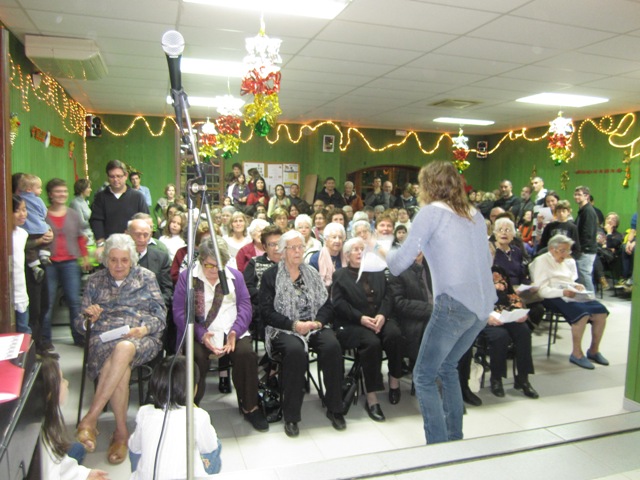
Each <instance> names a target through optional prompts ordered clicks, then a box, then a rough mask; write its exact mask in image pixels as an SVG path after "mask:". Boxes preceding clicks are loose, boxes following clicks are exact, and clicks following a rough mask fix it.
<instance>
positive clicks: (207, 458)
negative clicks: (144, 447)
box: [129, 439, 222, 475]
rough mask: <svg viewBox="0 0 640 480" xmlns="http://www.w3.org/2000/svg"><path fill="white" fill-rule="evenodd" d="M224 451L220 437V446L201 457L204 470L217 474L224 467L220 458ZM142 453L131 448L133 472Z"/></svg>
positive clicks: (130, 458) (130, 457)
mask: <svg viewBox="0 0 640 480" xmlns="http://www.w3.org/2000/svg"><path fill="white" fill-rule="evenodd" d="M221 451H222V444H221V443H220V439H218V448H216V449H215V450H214V451H213V452H210V453H201V454H200V459H201V460H202V464H203V466H204V471H205V472H207V474H209V475H216V474H218V473H220V470H221V469H222V459H221V458H220V452H221ZM141 456H142V454H141V453H133V452H132V451H131V450H129V461H130V462H131V472H132V473H133V472H135V471H136V470H137V468H138V462H139V461H140V457H141Z"/></svg>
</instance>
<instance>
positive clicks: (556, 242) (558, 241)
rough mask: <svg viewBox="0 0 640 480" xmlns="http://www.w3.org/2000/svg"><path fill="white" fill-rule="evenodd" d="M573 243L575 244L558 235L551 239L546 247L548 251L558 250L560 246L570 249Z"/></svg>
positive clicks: (564, 236) (567, 238)
mask: <svg viewBox="0 0 640 480" xmlns="http://www.w3.org/2000/svg"><path fill="white" fill-rule="evenodd" d="M574 243H575V242H574V241H573V240H571V239H570V238H569V237H567V236H566V235H562V234H558V235H554V236H553V237H551V240H549V243H548V244H547V247H548V248H550V249H551V248H553V249H555V248H558V247H559V246H560V245H569V246H570V247H572V246H573V244H574Z"/></svg>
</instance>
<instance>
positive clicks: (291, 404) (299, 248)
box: [259, 230, 347, 437]
mask: <svg viewBox="0 0 640 480" xmlns="http://www.w3.org/2000/svg"><path fill="white" fill-rule="evenodd" d="M304 248H305V245H304V239H303V237H302V234H301V233H300V232H297V231H295V230H290V231H288V232H287V233H285V234H284V235H282V237H280V240H279V241H278V252H280V253H282V260H281V261H280V262H279V263H278V265H275V266H273V267H271V268H270V269H269V270H267V271H266V272H264V274H263V275H262V282H261V283H260V293H259V299H260V314H261V315H262V319H263V320H264V323H265V325H266V326H267V327H266V329H265V337H266V339H265V340H266V341H265V347H266V349H267V352H268V354H269V356H270V357H271V358H273V357H274V355H275V356H278V357H280V358H281V362H282V365H281V366H282V371H281V385H282V390H283V400H282V411H283V415H284V422H285V424H284V431H285V433H286V434H287V435H288V436H290V437H296V436H298V434H299V429H298V422H299V421H300V411H301V409H302V400H303V396H304V385H305V372H306V371H307V367H308V362H309V357H308V351H309V349H312V350H314V351H315V353H316V354H317V355H318V362H320V363H319V365H320V368H321V369H322V375H323V377H324V384H325V387H326V391H325V395H324V403H325V405H326V406H327V418H329V420H331V424H332V425H333V427H334V428H335V429H336V430H344V429H345V428H346V426H347V424H346V422H345V420H344V416H343V415H342V411H343V405H342V376H343V365H342V349H341V348H340V343H338V340H337V339H336V336H335V333H334V332H333V330H332V329H331V328H329V323H331V322H332V321H333V306H332V305H331V300H330V299H329V294H328V293H327V289H326V288H325V286H324V283H323V282H322V279H321V278H320V275H318V272H316V271H315V270H314V269H313V268H312V267H310V266H309V265H307V264H305V263H304V262H303V261H302V255H303V252H304Z"/></svg>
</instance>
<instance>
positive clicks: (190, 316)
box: [171, 89, 229, 479]
mask: <svg viewBox="0 0 640 480" xmlns="http://www.w3.org/2000/svg"><path fill="white" fill-rule="evenodd" d="M171 96H172V98H173V106H174V109H175V112H176V121H177V124H178V128H179V129H180V139H181V140H182V143H183V144H187V145H188V146H189V148H190V150H191V152H192V153H193V159H194V164H195V170H196V177H195V178H193V179H191V180H188V181H187V183H186V185H185V187H186V192H187V206H188V222H187V265H188V267H187V295H186V309H185V320H186V332H185V335H186V341H185V343H186V347H185V357H186V366H187V385H186V389H185V391H186V392H194V390H195V389H194V381H193V379H194V373H195V368H194V362H193V348H194V341H193V337H194V321H195V308H194V307H195V296H194V289H193V275H192V274H193V268H194V266H195V262H194V257H195V241H196V238H195V233H196V232H195V229H194V226H195V225H194V224H195V222H196V219H194V218H193V217H194V213H195V208H196V200H197V197H198V193H200V195H201V199H202V205H203V206H204V211H205V214H206V218H207V222H208V223H209V231H210V232H211V237H212V238H213V251H214V253H215V259H216V263H217V264H218V265H219V266H222V262H221V261H220V251H219V250H218V242H217V238H216V232H215V229H214V224H213V221H212V218H211V208H210V206H209V195H208V193H207V184H206V177H205V174H204V169H203V168H202V163H200V159H199V158H198V147H197V145H196V141H195V136H194V134H193V127H192V126H191V118H190V116H189V102H188V99H187V94H186V93H185V92H184V90H183V89H180V90H176V89H171ZM183 114H184V119H185V120H186V124H187V133H185V132H184V128H183V119H182V116H183ZM218 278H219V281H220V285H221V288H222V293H223V295H228V294H229V285H228V284H227V275H226V273H225V271H224V268H218ZM200 374H201V375H204V372H201V373H200ZM186 407H187V409H186V413H187V477H186V478H188V479H192V478H194V474H193V468H194V464H193V458H194V457H193V454H194V451H195V435H194V425H193V402H192V401H188V402H187V405H186Z"/></svg>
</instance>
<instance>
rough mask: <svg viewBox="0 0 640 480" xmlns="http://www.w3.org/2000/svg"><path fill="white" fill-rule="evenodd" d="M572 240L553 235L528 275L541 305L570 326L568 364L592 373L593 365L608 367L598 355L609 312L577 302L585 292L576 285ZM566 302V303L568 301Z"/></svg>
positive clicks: (596, 302)
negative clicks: (587, 339) (587, 342)
mask: <svg viewBox="0 0 640 480" xmlns="http://www.w3.org/2000/svg"><path fill="white" fill-rule="evenodd" d="M572 246H573V240H571V239H570V238H569V237H567V236H565V235H556V236H554V237H552V238H551V240H549V245H548V249H549V251H548V252H547V253H545V254H543V255H540V256H539V257H537V258H536V259H535V260H534V261H533V262H532V263H531V264H530V265H529V272H530V273H531V278H532V280H533V283H534V285H536V286H538V287H539V290H538V293H539V294H540V296H541V297H542V298H544V301H543V302H542V304H543V305H544V306H545V307H547V308H550V309H552V310H555V311H557V312H560V313H561V314H562V316H564V318H565V319H566V320H567V322H568V323H569V325H571V339H572V342H573V350H572V352H571V355H570V356H569V361H570V362H571V363H573V364H575V365H578V366H579V367H582V368H586V369H588V370H592V369H594V368H595V367H594V365H593V363H592V362H595V363H597V364H599V365H609V361H608V360H607V359H606V358H605V357H604V356H603V355H602V353H600V341H601V340H602V335H603V334H604V328H605V325H606V323H607V316H608V315H609V310H607V308H606V307H605V306H604V305H603V304H601V303H600V302H598V301H596V300H591V301H587V302H576V301H571V300H570V299H572V298H575V296H576V292H581V291H584V290H585V287H584V285H581V284H579V283H576V280H577V278H578V270H577V267H576V261H575V260H574V259H573V258H571V247H572ZM565 299H567V300H569V301H567V300H565ZM587 323H591V346H590V347H589V349H588V350H587V354H586V355H585V354H584V353H583V351H582V337H583V336H584V331H585V329H586V327H587Z"/></svg>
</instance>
